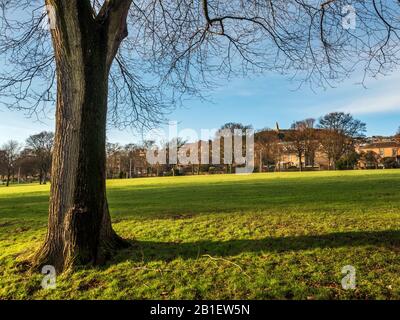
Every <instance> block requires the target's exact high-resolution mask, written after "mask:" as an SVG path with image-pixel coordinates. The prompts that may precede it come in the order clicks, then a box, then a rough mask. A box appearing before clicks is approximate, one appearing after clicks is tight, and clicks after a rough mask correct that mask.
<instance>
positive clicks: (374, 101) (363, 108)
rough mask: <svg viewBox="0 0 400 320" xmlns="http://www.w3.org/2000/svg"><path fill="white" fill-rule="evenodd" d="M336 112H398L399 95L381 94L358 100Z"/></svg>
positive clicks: (399, 105) (399, 107)
mask: <svg viewBox="0 0 400 320" xmlns="http://www.w3.org/2000/svg"><path fill="white" fill-rule="evenodd" d="M337 110H339V111H345V112H350V113H353V114H368V113H383V112H393V111H400V95H399V94H393V93H391V94H388V93H381V94H379V95H376V96H372V97H363V98H358V99H356V100H354V101H352V102H350V103H349V104H347V105H345V106H343V107H339V108H338V109H337Z"/></svg>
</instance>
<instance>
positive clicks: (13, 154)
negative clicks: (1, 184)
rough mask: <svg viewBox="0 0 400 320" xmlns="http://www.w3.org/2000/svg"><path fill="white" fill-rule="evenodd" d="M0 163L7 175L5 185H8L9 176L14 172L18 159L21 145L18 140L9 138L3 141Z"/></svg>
mask: <svg viewBox="0 0 400 320" xmlns="http://www.w3.org/2000/svg"><path fill="white" fill-rule="evenodd" d="M1 149H2V150H1V151H2V152H1V153H2V156H1V157H2V161H1V162H2V163H3V167H4V168H5V171H6V176H7V180H6V181H7V187H8V186H9V185H10V177H11V175H12V174H13V173H14V170H15V164H16V162H17V160H18V156H19V152H20V151H21V147H20V145H19V143H18V141H14V140H10V141H8V142H7V143H5V144H4V145H3V146H2V148H1Z"/></svg>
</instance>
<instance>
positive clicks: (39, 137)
mask: <svg viewBox="0 0 400 320" xmlns="http://www.w3.org/2000/svg"><path fill="white" fill-rule="evenodd" d="M53 144H54V133H52V132H46V131H43V132H41V133H38V134H35V135H32V136H30V137H29V138H28V139H27V140H26V145H27V147H28V149H30V150H31V152H32V153H33V154H34V155H35V157H36V159H37V163H38V167H39V180H40V183H43V184H46V180H47V176H48V174H49V171H50V168H51V157H52V150H53Z"/></svg>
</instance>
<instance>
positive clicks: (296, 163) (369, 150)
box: [277, 137, 400, 170]
mask: <svg viewBox="0 0 400 320" xmlns="http://www.w3.org/2000/svg"><path fill="white" fill-rule="evenodd" d="M322 149H323V148H321V147H320V146H318V148H317V149H316V151H315V153H314V154H313V155H311V157H312V159H310V158H307V157H306V158H305V159H303V160H302V161H303V162H302V164H300V159H299V157H298V155H297V154H296V153H295V152H290V148H289V149H286V150H289V151H286V152H284V153H283V154H282V156H281V159H280V160H279V162H278V163H277V167H278V170H289V169H291V168H292V169H299V168H300V167H303V168H305V169H309V170H329V169H331V168H332V166H333V165H332V163H331V161H330V160H329V159H328V157H327V155H326V153H325V152H324V151H323V150H322ZM354 151H355V153H357V155H358V158H357V162H356V165H355V167H354V169H378V168H385V164H386V167H387V166H388V164H390V166H391V167H400V138H399V137H370V138H366V139H365V140H364V139H363V140H361V141H359V142H357V143H355V145H354Z"/></svg>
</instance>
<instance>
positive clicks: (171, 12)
mask: <svg viewBox="0 0 400 320" xmlns="http://www.w3.org/2000/svg"><path fill="white" fill-rule="evenodd" d="M44 5H46V7H44ZM347 5H348V3H347V1H345V0H329V1H306V0H275V1H266V0H253V1H247V0H166V1H159V0H138V1H132V0H45V1H39V0H0V11H1V16H0V19H1V23H0V56H1V59H2V60H3V61H5V62H6V66H5V67H4V68H3V69H2V71H1V72H0V97H1V101H2V103H3V104H5V105H6V106H7V107H14V108H17V109H24V110H26V111H27V112H28V113H30V114H40V113H41V112H46V110H48V109H49V108H50V107H51V106H52V105H53V103H54V101H56V134H55V142H54V156H53V175H52V190H51V193H52V196H51V199H52V201H51V203H50V209H49V232H48V234H47V237H46V241H45V244H44V246H43V248H41V250H40V251H39V253H38V254H37V255H36V257H35V259H34V265H43V264H51V265H54V266H55V267H56V268H57V270H65V269H66V268H68V267H71V266H75V265H79V264H88V263H95V264H96V263H100V262H102V261H104V260H105V259H107V257H108V256H109V255H110V254H112V252H113V251H114V250H115V249H117V248H118V247H120V246H121V245H123V243H124V242H123V241H122V240H121V239H120V238H119V237H118V236H117V235H116V234H115V232H114V231H113V230H112V228H111V222H110V217H109V213H108V205H107V201H106V198H105V177H106V175H105V140H106V138H105V131H106V129H105V128H106V123H107V120H108V121H109V122H113V123H115V124H116V125H119V126H126V125H134V126H136V127H143V126H147V125H148V123H149V122H157V121H160V120H161V119H162V118H163V112H162V110H163V108H164V107H165V106H168V105H171V104H174V103H176V102H179V101H180V98H181V97H182V96H184V95H186V94H189V95H193V94H194V95H196V94H197V95H200V96H204V95H206V92H207V90H205V88H210V87H214V86H215V85H217V84H218V83H220V82H221V79H222V78H223V77H227V76H228V77H229V76H233V75H236V74H244V75H246V74H248V73H260V72H269V71H278V72H281V73H285V74H289V72H290V74H294V75H295V76H297V79H299V80H301V81H302V82H305V83H310V84H312V85H320V86H328V85H330V84H331V83H332V82H334V81H336V80H339V79H343V78H345V77H347V75H348V74H349V73H350V72H352V71H354V70H357V71H358V70H361V71H362V72H363V73H365V74H366V75H367V74H370V75H377V74H379V73H385V72H389V71H391V70H392V69H393V68H394V67H395V66H397V63H398V61H399V59H398V49H399V37H398V31H399V24H400V21H399V19H398V16H399V13H400V5H399V3H398V1H388V0H372V1H364V0H355V1H353V6H354V9H355V12H356V15H355V16H354V15H353V18H354V17H356V22H357V24H356V28H355V29H353V28H351V24H350V27H347V26H349V24H348V23H347V22H346V21H347V20H351V19H352V15H351V11H352V10H351V9H350V8H349V7H348V6H347ZM45 9H47V11H48V13H49V17H50V25H51V27H52V28H51V33H49V32H48V31H47V30H46V29H45V28H43V27H42V26H43V24H45V22H46V19H47V18H46V12H45V11H46V10H45ZM56 186H57V187H56ZM89 234H90V236H88V235H89Z"/></svg>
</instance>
